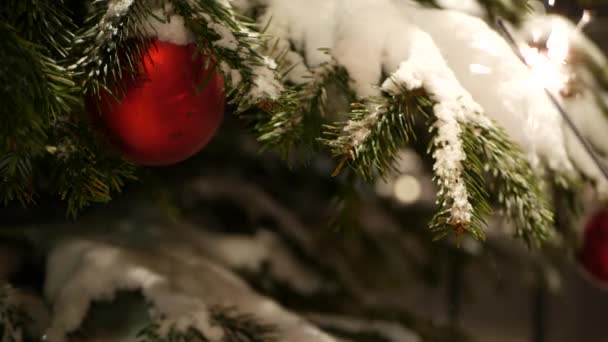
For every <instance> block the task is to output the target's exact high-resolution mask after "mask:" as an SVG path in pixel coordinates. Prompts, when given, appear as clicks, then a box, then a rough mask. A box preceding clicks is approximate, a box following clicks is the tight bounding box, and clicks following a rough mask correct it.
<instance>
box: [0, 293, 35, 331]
mask: <svg viewBox="0 0 608 342" xmlns="http://www.w3.org/2000/svg"><path fill="white" fill-rule="evenodd" d="M10 291H12V288H11V287H10V286H9V285H4V286H3V287H2V289H1V290H0V338H1V339H2V341H3V342H22V341H34V339H33V338H29V336H26V334H25V327H26V325H28V324H30V323H32V318H31V317H29V316H28V315H27V313H25V312H24V311H23V310H22V309H21V308H19V307H17V306H16V305H14V304H10V303H9V302H8V301H9V300H8V296H9V293H10Z"/></svg>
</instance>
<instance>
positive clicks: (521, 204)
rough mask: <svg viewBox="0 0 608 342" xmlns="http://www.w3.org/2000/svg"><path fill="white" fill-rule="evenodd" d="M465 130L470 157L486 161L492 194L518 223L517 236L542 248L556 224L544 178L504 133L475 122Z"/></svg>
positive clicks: (507, 213)
mask: <svg viewBox="0 0 608 342" xmlns="http://www.w3.org/2000/svg"><path fill="white" fill-rule="evenodd" d="M464 128H465V129H464V137H463V140H464V141H465V142H466V144H467V149H468V150H470V152H469V153H467V154H468V155H477V156H479V158H482V160H484V161H485V165H484V171H486V172H487V175H488V177H489V181H488V188H489V191H490V193H492V194H493V195H494V197H495V199H496V201H497V202H498V205H499V207H500V209H501V210H503V211H504V213H505V214H506V215H507V217H509V218H510V219H511V221H512V222H513V223H514V225H515V228H516V231H515V236H516V237H519V238H522V239H523V240H524V241H525V242H526V243H527V244H528V246H529V247H540V245H541V243H542V241H545V240H546V239H547V238H549V237H550V235H551V228H552V227H553V225H554V222H553V213H552V210H551V209H550V206H549V201H548V199H547V195H546V193H545V191H544V189H543V187H542V179H541V178H540V177H539V176H538V175H536V174H535V173H534V171H533V170H532V166H531V165H530V163H529V162H528V161H527V159H526V158H525V156H524V154H523V152H522V151H521V149H520V147H519V146H517V145H516V144H515V143H513V142H512V141H511V140H510V139H509V137H508V136H507V134H506V133H505V132H504V130H502V129H500V128H497V127H488V126H481V125H475V124H471V123H469V124H466V125H464Z"/></svg>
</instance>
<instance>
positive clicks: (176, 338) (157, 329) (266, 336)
mask: <svg viewBox="0 0 608 342" xmlns="http://www.w3.org/2000/svg"><path fill="white" fill-rule="evenodd" d="M210 311H211V320H212V322H211V324H212V325H215V326H220V327H221V328H222V329H223V332H224V334H223V337H222V342H273V341H275V340H276V333H277V328H276V327H275V326H273V325H269V324H265V323H261V322H259V321H258V320H257V319H256V318H255V317H254V316H251V315H247V314H241V313H238V312H237V310H236V309H234V308H220V307H216V308H213V309H211V310H210ZM161 330H162V321H161V322H155V323H152V324H149V325H148V326H146V327H145V328H144V329H142V330H141V331H140V332H139V333H138V334H137V340H138V341H139V342H182V341H183V342H211V339H209V338H208V337H206V336H205V335H204V334H203V332H201V331H199V330H197V329H195V328H192V327H189V328H187V329H185V330H184V329H178V328H177V327H176V326H175V325H171V326H170V327H169V330H168V332H166V333H165V334H163V333H161Z"/></svg>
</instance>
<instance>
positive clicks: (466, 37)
mask: <svg viewBox="0 0 608 342" xmlns="http://www.w3.org/2000/svg"><path fill="white" fill-rule="evenodd" d="M250 3H253V2H250ZM255 3H256V5H257V4H259V5H262V6H266V8H265V13H264V14H263V15H262V16H261V17H260V24H261V25H265V24H269V25H268V34H269V35H276V36H277V37H280V38H281V39H282V40H285V41H290V42H292V43H293V47H294V49H295V50H296V51H298V52H299V53H300V54H301V55H302V56H303V57H304V60H305V62H306V63H307V65H308V67H310V68H313V67H315V66H316V65H319V64H321V63H323V62H326V61H328V56H327V55H326V54H325V53H324V52H322V51H321V50H320V49H329V50H330V52H331V55H332V56H333V57H334V58H335V59H336V60H337V61H338V63H339V64H341V65H342V66H344V67H345V68H346V69H347V70H348V72H349V74H350V76H351V78H352V80H353V83H352V87H353V89H354V90H355V92H356V94H357V95H358V96H359V97H361V98H365V97H367V96H375V95H380V89H379V87H378V85H379V84H380V83H381V82H382V80H381V77H382V73H383V72H387V73H389V74H390V73H392V72H394V71H396V70H397V68H399V66H400V64H401V63H402V62H403V61H406V60H408V59H409V57H410V54H412V53H415V50H416V49H419V48H420V47H417V48H416V49H414V48H413V47H412V46H413V45H412V44H413V42H414V40H415V39H416V36H417V35H419V34H418V33H417V31H423V32H426V33H427V34H429V35H430V39H431V40H432V41H434V44H428V45H429V46H430V45H432V46H433V47H434V48H433V49H431V50H423V51H419V52H418V54H419V55H421V56H423V57H424V58H428V59H430V60H433V59H436V56H437V55H439V56H442V57H443V58H442V59H443V60H444V61H445V63H446V64H447V66H448V69H450V70H451V71H452V73H453V75H454V76H455V78H456V81H457V82H456V83H457V84H458V85H459V86H460V88H464V89H466V92H467V93H468V94H469V98H472V99H473V100H474V102H476V103H478V104H479V105H480V106H481V107H482V108H483V109H484V110H483V112H484V113H485V114H486V115H487V116H488V117H489V118H491V119H493V120H495V121H496V122H497V123H498V124H499V125H500V126H502V127H503V128H505V130H506V131H507V133H508V134H509V135H510V136H511V137H512V138H513V140H514V141H516V142H517V143H518V144H519V145H521V146H522V147H523V149H524V150H525V152H526V153H527V154H528V156H529V159H530V161H531V162H532V163H533V165H534V166H535V167H538V166H539V165H541V162H542V163H544V164H546V165H548V167H549V168H550V169H552V170H555V171H557V172H559V173H562V174H569V173H572V172H573V171H574V168H573V166H572V164H571V161H570V158H569V156H568V154H567V152H566V146H565V142H564V132H563V129H562V120H561V118H560V117H559V113H558V112H557V111H556V110H555V108H554V107H553V106H552V104H551V103H550V101H549V100H548V99H547V98H546V96H545V94H544V90H543V89H542V87H540V86H539V85H538V84H535V83H534V81H533V78H532V77H531V73H530V71H529V70H528V69H527V68H526V66H524V65H523V64H522V63H521V61H519V59H518V58H517V57H516V56H515V54H514V53H513V51H512V50H511V47H510V46H509V45H508V44H507V43H506V42H505V40H504V39H503V38H502V37H501V36H500V35H498V34H497V33H496V32H495V31H494V30H493V29H492V28H490V27H489V26H488V25H487V24H486V23H485V22H484V21H483V20H481V19H480V18H477V17H474V16H472V15H468V14H466V13H462V12H461V10H463V7H464V10H465V11H467V12H477V11H478V10H479V8H477V6H476V5H475V4H473V3H471V2H467V3H462V2H458V3H456V2H454V1H448V0H443V1H442V3H441V4H442V5H444V6H446V7H450V8H454V6H456V7H457V8H458V11H457V10H437V9H431V8H425V7H422V6H419V5H418V4H415V3H413V2H411V1H392V0H351V1H342V0H311V1H306V2H294V1H290V0H259V1H255ZM505 4H507V5H509V6H511V5H512V3H511V2H508V1H507V2H505ZM241 6H242V4H241ZM245 7H246V6H245ZM270 18H272V20H270ZM422 48H423V49H426V47H425V46H423V47H422ZM412 72H414V73H415V72H417V71H415V70H413V71H412ZM413 76H416V75H413ZM415 79H417V77H413V78H412V79H411V80H410V81H411V82H414V80H415ZM427 81H428V80H427ZM411 82H409V84H410V85H411V84H413V83H411ZM437 86H439V84H438V85H437ZM441 86H450V84H449V83H442V84H441ZM466 101H467V102H471V101H469V100H468V99H467V100H466ZM464 112H469V111H468V109H465V110H464ZM364 137H365V131H362V134H361V136H360V138H364Z"/></svg>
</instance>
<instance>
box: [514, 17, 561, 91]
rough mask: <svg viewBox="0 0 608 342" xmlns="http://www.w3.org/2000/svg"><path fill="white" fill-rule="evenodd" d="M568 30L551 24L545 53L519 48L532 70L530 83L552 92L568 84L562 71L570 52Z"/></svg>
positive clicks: (529, 48)
mask: <svg viewBox="0 0 608 342" xmlns="http://www.w3.org/2000/svg"><path fill="white" fill-rule="evenodd" d="M568 36H569V35H568V28H567V27H566V26H565V25H564V24H563V23H560V22H558V21H556V22H554V23H553V26H552V27H551V33H550V34H549V38H548V39H547V44H546V47H547V50H546V52H544V51H540V50H539V49H538V48H535V47H530V46H528V45H524V46H522V47H521V48H520V51H521V54H522V56H523V57H524V59H525V61H526V64H527V65H528V66H530V69H531V70H532V81H533V82H534V83H535V84H537V85H539V86H541V87H543V88H546V89H548V90H550V91H552V92H558V91H559V90H561V89H563V88H564V86H565V84H566V83H567V82H568V79H569V77H568V75H567V73H566V72H565V70H564V67H565V63H566V59H567V58H568V53H569V50H570V42H569V38H568Z"/></svg>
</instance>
